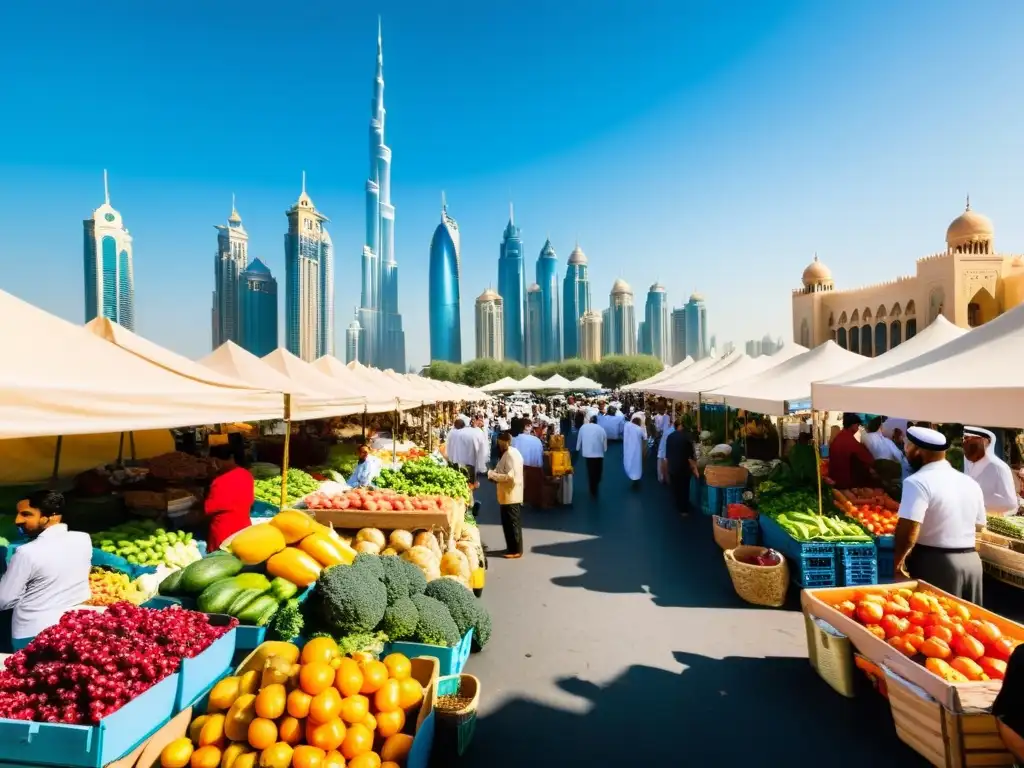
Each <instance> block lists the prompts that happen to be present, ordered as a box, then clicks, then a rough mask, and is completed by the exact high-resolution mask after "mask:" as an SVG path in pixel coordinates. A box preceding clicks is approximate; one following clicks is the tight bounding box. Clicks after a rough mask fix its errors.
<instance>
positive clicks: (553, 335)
mask: <svg viewBox="0 0 1024 768" xmlns="http://www.w3.org/2000/svg"><path fill="white" fill-rule="evenodd" d="M537 285H539V286H540V294H541V318H540V322H541V329H540V332H541V344H540V361H541V362H542V363H557V362H558V361H559V360H561V359H562V331H561V326H562V317H561V312H559V305H560V304H561V301H560V300H559V296H558V256H557V255H556V254H555V249H554V247H553V246H552V245H551V241H550V240H545V241H544V247H543V248H541V249H540V256H538V257H537Z"/></svg>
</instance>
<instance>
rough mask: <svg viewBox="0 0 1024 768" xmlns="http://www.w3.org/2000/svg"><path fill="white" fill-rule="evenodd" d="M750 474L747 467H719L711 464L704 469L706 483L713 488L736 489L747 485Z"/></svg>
mask: <svg viewBox="0 0 1024 768" xmlns="http://www.w3.org/2000/svg"><path fill="white" fill-rule="evenodd" d="M749 476H750V472H748V471H747V469H746V468H745V467H719V466H716V465H714V464H710V465H708V466H707V467H705V468H704V481H705V482H706V483H707V484H708V485H710V486H712V487H713V488H735V487H736V486H739V485H746V484H747V478H748V477H749Z"/></svg>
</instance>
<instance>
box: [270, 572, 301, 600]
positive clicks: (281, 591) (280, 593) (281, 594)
mask: <svg viewBox="0 0 1024 768" xmlns="http://www.w3.org/2000/svg"><path fill="white" fill-rule="evenodd" d="M298 591H299V588H298V587H297V586H296V585H295V584H292V582H290V581H288V579H285V578H282V577H280V576H278V577H277V578H276V579H274V580H273V581H272V582H270V594H272V595H273V596H274V597H276V598H277V601H278V602H279V603H283V602H284V601H285V600H290V599H291V598H293V597H295V595H296V594H297V593H298Z"/></svg>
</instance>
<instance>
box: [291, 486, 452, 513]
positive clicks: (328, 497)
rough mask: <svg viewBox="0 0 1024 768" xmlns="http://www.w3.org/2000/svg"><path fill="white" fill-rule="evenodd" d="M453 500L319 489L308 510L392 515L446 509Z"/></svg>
mask: <svg viewBox="0 0 1024 768" xmlns="http://www.w3.org/2000/svg"><path fill="white" fill-rule="evenodd" d="M450 503H451V498H450V497H448V496H443V495H440V494H439V495H436V496H406V495H403V494H400V493H398V492H396V491H393V490H375V489H373V488H354V489H352V490H350V491H342V492H330V491H325V490H319V491H317V492H316V493H314V494H312V495H310V496H309V497H308V498H307V499H306V506H307V507H309V509H313V510H317V509H363V510H366V511H367V512H392V511H398V512H401V511H403V510H423V511H432V510H438V509H446V508H447V505H449V504H450Z"/></svg>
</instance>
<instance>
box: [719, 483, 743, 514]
mask: <svg viewBox="0 0 1024 768" xmlns="http://www.w3.org/2000/svg"><path fill="white" fill-rule="evenodd" d="M721 491H722V493H723V494H724V497H725V498H724V499H723V500H722V509H728V507H729V505H730V504H742V503H743V494H744V493H746V492H747V486H745V485H735V486H733V487H732V488H722V489H721Z"/></svg>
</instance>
